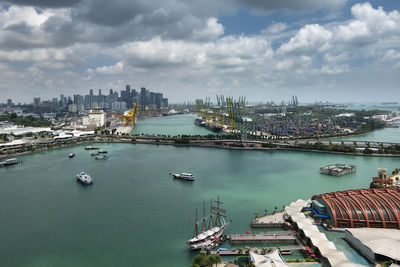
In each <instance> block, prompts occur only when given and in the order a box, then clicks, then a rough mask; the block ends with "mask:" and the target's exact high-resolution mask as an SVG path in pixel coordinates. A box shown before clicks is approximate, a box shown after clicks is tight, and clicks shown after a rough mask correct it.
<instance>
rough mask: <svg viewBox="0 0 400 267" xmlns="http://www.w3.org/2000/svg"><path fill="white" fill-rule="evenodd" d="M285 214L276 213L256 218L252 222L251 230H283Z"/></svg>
mask: <svg viewBox="0 0 400 267" xmlns="http://www.w3.org/2000/svg"><path fill="white" fill-rule="evenodd" d="M283 215H284V212H274V213H273V214H268V215H267V214H266V215H264V216H261V217H256V218H254V219H253V220H251V223H250V227H251V228H283V227H284V225H285V220H284V219H283Z"/></svg>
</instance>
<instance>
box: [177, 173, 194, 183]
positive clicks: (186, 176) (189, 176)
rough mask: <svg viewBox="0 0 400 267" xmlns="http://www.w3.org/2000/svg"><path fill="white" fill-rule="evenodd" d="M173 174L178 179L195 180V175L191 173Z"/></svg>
mask: <svg viewBox="0 0 400 267" xmlns="http://www.w3.org/2000/svg"><path fill="white" fill-rule="evenodd" d="M172 176H173V177H174V178H175V179H178V180H186V181H194V176H193V174H191V173H184V172H182V173H174V174H172Z"/></svg>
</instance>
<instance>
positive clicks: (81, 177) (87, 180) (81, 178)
mask: <svg viewBox="0 0 400 267" xmlns="http://www.w3.org/2000/svg"><path fill="white" fill-rule="evenodd" d="M76 181H77V182H78V183H81V184H83V185H90V184H93V180H92V177H90V175H89V174H87V173H85V172H83V171H82V172H80V173H78V174H77V175H76Z"/></svg>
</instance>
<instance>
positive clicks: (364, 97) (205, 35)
mask: <svg viewBox="0 0 400 267" xmlns="http://www.w3.org/2000/svg"><path fill="white" fill-rule="evenodd" d="M399 9H400V4H399V2H398V1H395V0H385V1H379V0H371V1H353V0H332V1H317V0H307V1H301V3H299V1H294V0H285V1H279V2H276V1H257V0H251V1H244V0H235V1H228V0H223V1H218V2H216V1H209V0H206V1H202V3H201V4H199V3H197V2H196V1H182V0H166V1H162V2H160V1H146V2H142V1H127V0H119V1H115V2H113V3H111V2H108V1H94V0H75V1H46V0H35V1H33V0H18V1H0V61H1V63H0V92H1V99H0V102H5V101H6V100H7V99H9V98H11V99H15V100H14V101H15V102H28V101H30V100H31V99H32V98H33V97H34V96H39V95H40V96H42V97H43V98H44V99H51V98H53V97H55V96H59V95H60V94H64V95H68V94H73V93H75V94H83V93H84V92H85V91H86V90H87V88H93V89H95V88H102V89H104V90H108V89H105V88H113V89H117V90H119V89H121V88H123V87H124V85H125V84H128V83H130V81H134V83H135V84H137V85H138V87H139V88H140V87H142V86H144V85H146V87H149V88H163V93H164V94H166V95H168V96H169V98H170V100H171V102H173V103H182V102H183V101H186V100H192V101H193V100H194V99H196V98H204V97H206V96H209V97H214V96H215V95H216V94H218V95H220V94H223V95H226V96H233V97H238V96H243V95H245V96H247V98H248V99H249V100H250V101H257V100H262V101H271V100H273V101H275V102H278V101H281V100H282V99H288V98H290V97H291V96H292V95H298V96H301V97H300V98H301V101H303V102H314V101H332V102H372V101H392V100H393V98H394V97H393V96H394V95H395V94H396V92H397V90H398V84H399V82H400V81H399V78H398V77H399V75H398V74H399V72H400V65H399V59H400V51H399V47H400V13H399ZM72 92H73V93H72Z"/></svg>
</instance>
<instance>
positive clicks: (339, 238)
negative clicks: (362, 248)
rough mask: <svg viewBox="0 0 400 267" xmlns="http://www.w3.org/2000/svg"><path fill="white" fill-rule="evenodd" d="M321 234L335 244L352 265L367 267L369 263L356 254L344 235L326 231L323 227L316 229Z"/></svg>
mask: <svg viewBox="0 0 400 267" xmlns="http://www.w3.org/2000/svg"><path fill="white" fill-rule="evenodd" d="M318 228H319V230H320V231H321V232H323V233H324V234H325V235H326V237H327V238H328V240H330V241H332V242H334V243H335V245H336V247H337V248H338V249H339V250H341V251H343V253H344V254H345V255H346V257H347V258H348V259H349V260H351V261H352V262H354V263H358V264H362V265H367V266H369V265H370V264H371V262H369V261H368V260H367V259H366V258H364V257H363V256H362V255H361V254H360V253H358V252H357V251H356V250H355V249H354V248H353V247H352V246H351V245H350V244H349V243H347V241H346V240H345V239H344V236H345V235H344V233H341V232H336V231H326V230H325V229H324V228H323V227H318Z"/></svg>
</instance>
